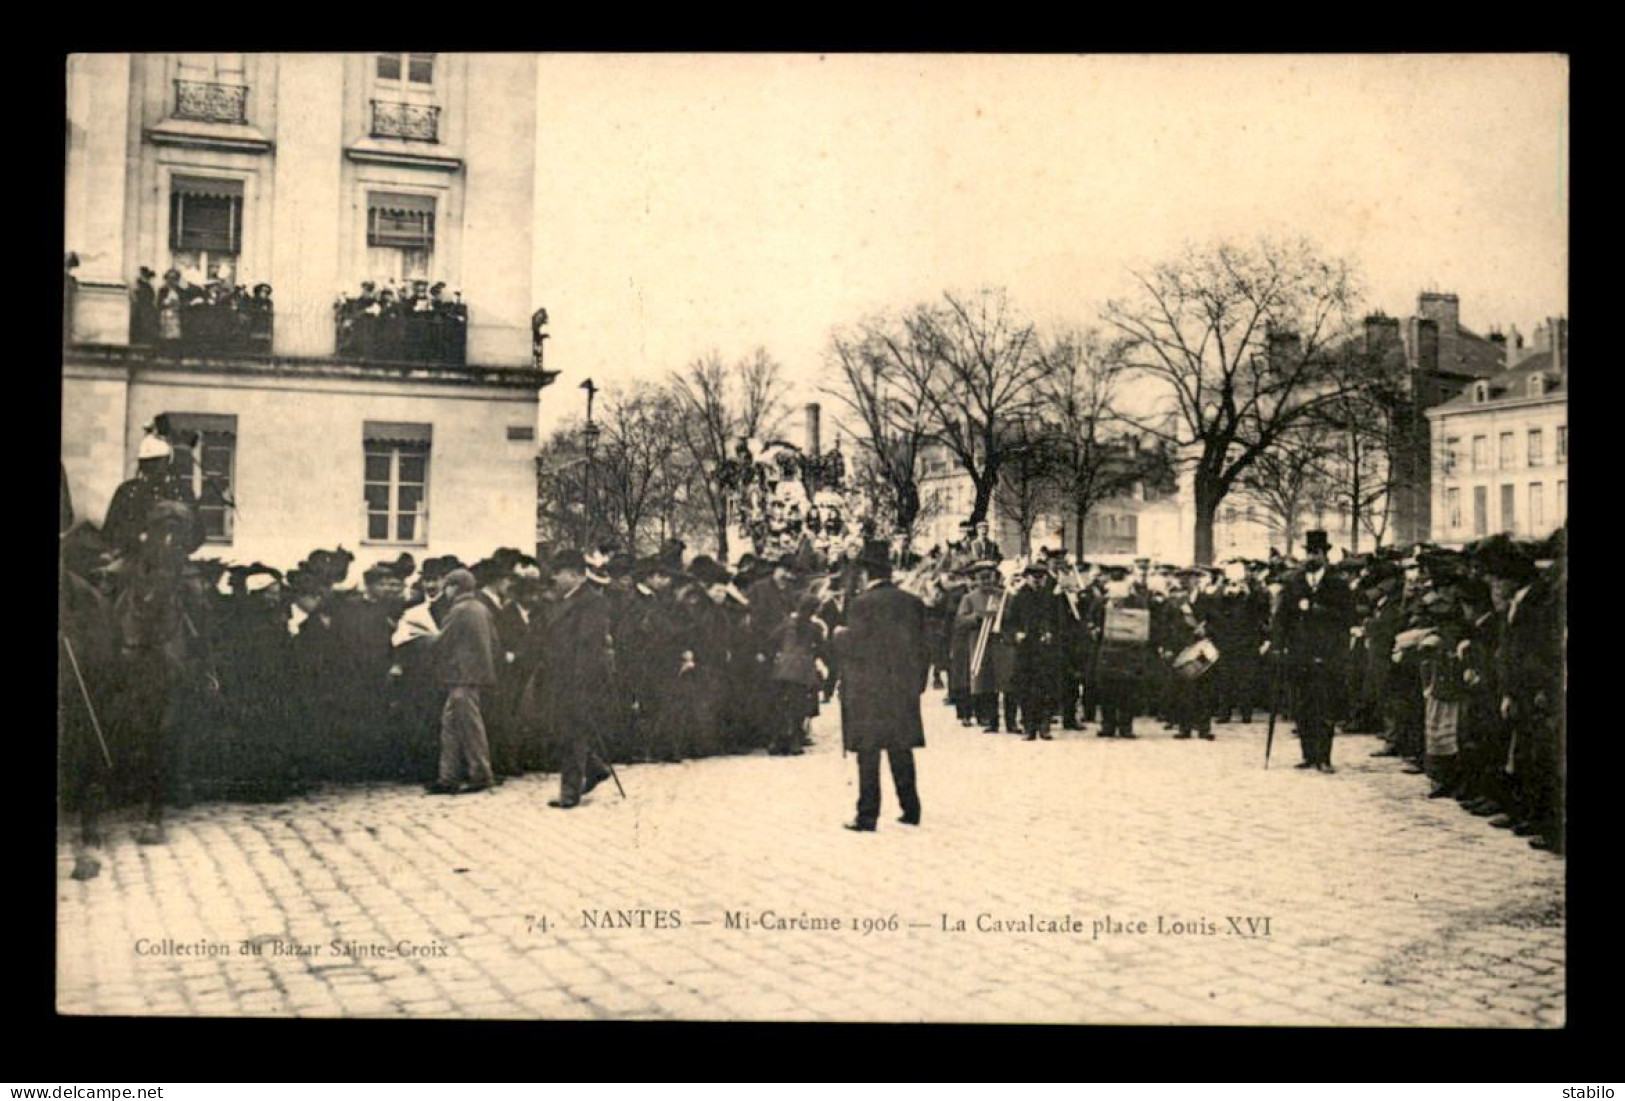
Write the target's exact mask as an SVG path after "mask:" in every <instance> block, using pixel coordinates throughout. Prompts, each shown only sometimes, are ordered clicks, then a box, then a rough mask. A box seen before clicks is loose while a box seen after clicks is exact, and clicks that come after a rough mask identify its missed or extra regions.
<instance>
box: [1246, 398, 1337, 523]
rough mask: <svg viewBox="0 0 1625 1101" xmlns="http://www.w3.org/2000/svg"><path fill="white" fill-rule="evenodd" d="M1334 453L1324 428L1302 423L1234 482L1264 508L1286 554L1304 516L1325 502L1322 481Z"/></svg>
mask: <svg viewBox="0 0 1625 1101" xmlns="http://www.w3.org/2000/svg"><path fill="white" fill-rule="evenodd" d="M1335 452H1336V441H1335V440H1334V439H1333V438H1332V437H1331V435H1330V433H1328V432H1327V431H1326V429H1325V428H1324V426H1322V425H1319V424H1316V423H1314V422H1312V421H1304V422H1302V423H1300V424H1297V425H1294V426H1293V427H1292V428H1291V429H1289V430H1287V431H1286V432H1283V433H1282V434H1281V435H1280V437H1278V438H1277V440H1276V442H1275V446H1274V447H1271V448H1270V449H1269V450H1268V451H1266V452H1264V453H1263V454H1261V455H1260V456H1259V457H1258V460H1257V461H1256V462H1254V463H1253V464H1252V465H1251V466H1250V467H1248V468H1247V469H1246V470H1245V471H1243V472H1242V474H1241V477H1240V478H1239V479H1237V487H1238V488H1239V489H1241V490H1242V491H1244V492H1245V493H1246V495H1247V496H1248V497H1250V498H1251V499H1252V500H1254V501H1256V502H1257V503H1258V504H1259V505H1261V506H1262V507H1263V509H1264V515H1265V517H1266V518H1267V519H1268V520H1269V521H1270V525H1271V526H1272V527H1274V528H1275V529H1276V530H1278V531H1280V532H1281V535H1282V538H1283V539H1284V540H1285V542H1286V545H1285V547H1284V548H1282V549H1283V550H1284V551H1285V552H1286V553H1288V554H1290V553H1292V548H1293V546H1294V545H1295V544H1296V543H1297V541H1298V530H1299V526H1300V524H1299V521H1300V520H1301V519H1302V517H1303V515H1304V513H1305V512H1306V511H1308V510H1309V509H1311V508H1313V507H1315V506H1316V505H1323V504H1324V502H1325V500H1326V490H1325V486H1324V483H1323V481H1322V479H1323V477H1324V471H1325V468H1326V464H1327V462H1328V461H1330V460H1331V459H1332V458H1333V457H1334V455H1335Z"/></svg>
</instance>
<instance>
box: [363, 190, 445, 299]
mask: <svg viewBox="0 0 1625 1101" xmlns="http://www.w3.org/2000/svg"><path fill="white" fill-rule="evenodd" d="M434 206H435V201H434V196H432V195H409V194H401V193H397V192H388V191H371V192H368V193H367V274H368V276H369V277H370V278H372V279H375V280H378V281H384V280H389V279H394V280H397V281H404V280H409V279H427V278H429V276H430V273H431V272H432V271H433V269H434Z"/></svg>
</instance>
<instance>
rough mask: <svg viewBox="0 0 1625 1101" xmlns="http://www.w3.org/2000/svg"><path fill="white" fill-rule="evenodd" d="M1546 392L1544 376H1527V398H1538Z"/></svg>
mask: <svg viewBox="0 0 1625 1101" xmlns="http://www.w3.org/2000/svg"><path fill="white" fill-rule="evenodd" d="M1545 392H1546V376H1545V375H1541V374H1534V375H1530V376H1529V396H1530V397H1532V398H1538V397H1540V396H1541V395H1542V394H1544V393H1545Z"/></svg>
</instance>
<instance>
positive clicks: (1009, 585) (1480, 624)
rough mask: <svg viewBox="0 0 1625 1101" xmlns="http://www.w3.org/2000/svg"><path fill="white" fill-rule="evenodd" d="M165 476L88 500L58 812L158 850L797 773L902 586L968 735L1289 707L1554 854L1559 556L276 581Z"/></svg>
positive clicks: (515, 567) (1531, 549) (943, 564)
mask: <svg viewBox="0 0 1625 1101" xmlns="http://www.w3.org/2000/svg"><path fill="white" fill-rule="evenodd" d="M149 445H150V446H149ZM170 454H171V453H170V450H169V449H168V448H167V447H166V446H165V444H164V442H163V441H162V440H159V439H157V438H156V437H154V438H152V439H150V440H149V441H146V442H144V444H143V449H142V452H141V459H140V462H139V464H138V473H137V476H136V478H135V479H132V480H131V481H130V482H127V483H125V485H124V486H121V487H120V490H119V493H118V494H116V495H115V498H114V501H113V503H112V505H111V507H110V508H109V511H108V514H107V517H106V522H105V524H104V525H103V527H102V528H101V529H100V530H98V529H96V528H95V527H94V526H93V525H89V524H85V523H82V522H81V523H77V524H72V523H70V522H69V521H70V520H71V512H68V511H66V509H67V506H66V505H65V515H64V536H63V542H62V553H63V575H62V576H63V587H62V605H61V618H60V623H61V628H62V637H63V640H64V646H65V648H66V652H67V657H68V658H69V659H70V661H69V662H67V663H65V665H64V674H63V679H62V681H61V683H60V684H59V691H60V701H61V708H62V715H63V731H64V754H63V761H64V767H65V770H66V775H65V777H64V790H65V792H66V793H67V794H68V795H69V796H70V800H73V801H77V802H81V803H85V804H87V805H88V804H93V803H98V802H101V801H105V800H106V799H107V798H109V797H113V798H117V797H119V796H120V795H121V794H122V795H123V796H125V797H127V798H136V799H144V800H146V801H147V802H148V806H149V822H148V827H149V828H148V830H147V833H148V834H149V835H150V837H151V839H161V836H162V826H161V818H162V815H161V807H162V805H163V804H164V803H165V802H168V801H172V800H175V799H186V798H190V797H197V796H209V795H218V796H223V797H231V798H265V799H277V798H282V797H285V796H287V795H289V794H292V793H294V792H297V791H299V790H301V789H302V788H304V787H305V786H307V785H310V784H313V783H317V782H322V781H350V780H412V781H420V782H423V783H425V785H426V788H427V790H428V791H429V792H431V793H433V794H441V795H451V794H460V793H467V792H475V791H481V790H485V789H487V788H489V787H491V786H492V785H494V784H497V783H501V782H502V781H503V780H504V779H505V778H507V777H510V776H517V775H520V774H522V773H525V772H531V771H547V772H558V773H559V774H560V794H559V798H558V799H556V800H554V803H555V805H557V806H560V807H563V808H569V807H573V806H575V805H577V804H578V803H579V802H580V800H581V797H582V796H583V795H584V794H585V793H586V792H587V791H589V790H591V788H592V787H593V786H594V785H596V784H597V783H599V782H601V781H602V780H604V779H606V778H608V777H609V776H610V775H611V774H612V766H613V765H614V764H617V763H628V762H642V761H680V760H684V759H690V758H697V757H705V756H710V755H714V754H722V753H749V752H753V751H757V750H765V751H766V752H768V753H770V754H784V755H794V754H799V753H801V752H802V751H803V748H804V747H805V746H806V745H808V744H810V742H809V735H808V730H809V726H808V720H809V719H810V718H811V717H813V716H815V715H817V714H818V713H819V710H820V708H821V707H822V706H824V705H827V704H829V703H830V702H831V700H832V699H833V697H834V693H835V692H836V690H837V687H838V686H839V685H842V682H843V677H842V658H841V653H842V650H841V647H840V646H839V645H837V644H836V643H837V640H838V638H839V636H840V635H841V634H843V633H845V632H841V630H840V629H841V628H842V627H845V626H848V618H849V614H850V611H851V609H852V606H853V604H854V601H855V600H856V599H857V598H858V597H859V596H861V595H864V594H865V593H866V592H867V588H868V587H870V586H872V585H873V584H875V583H876V581H877V579H881V578H889V577H890V575H891V572H892V570H891V567H892V566H896V567H898V571H897V585H896V587H897V588H898V589H899V590H901V593H905V594H907V595H906V598H905V597H904V596H902V595H901V594H900V595H899V597H898V598H897V600H896V601H895V602H896V603H897V604H898V607H899V608H902V605H903V604H907V605H908V608H902V611H909V614H910V615H914V614H915V612H914V611H911V610H910V609H915V608H917V609H918V618H919V621H920V622H919V625H918V633H919V637H920V643H919V653H918V655H917V662H918V669H919V671H920V680H919V687H920V688H925V687H926V686H927V684H928V683H934V684H935V685H937V686H938V687H940V688H945V689H946V698H945V702H946V704H948V705H949V706H952V707H953V708H955V711H956V714H957V716H958V718H959V720H960V722H961V723H963V724H964V725H966V726H973V725H980V726H981V728H982V729H983V730H986V731H988V732H990V733H996V732H999V731H1000V730H1001V726H1002V728H1003V729H1004V730H1007V731H1009V732H1011V733H1016V734H1019V735H1020V736H1021V737H1023V738H1025V739H1026V740H1029V741H1040V740H1047V739H1050V738H1052V737H1053V736H1054V735H1053V733H1052V731H1053V729H1054V728H1055V726H1056V725H1059V727H1060V728H1062V729H1067V730H1083V729H1084V728H1085V726H1086V724H1096V723H1098V728H1097V730H1096V731H1095V734H1096V736H1098V737H1102V738H1118V739H1131V738H1135V737H1137V736H1142V735H1143V733H1144V732H1145V724H1144V723H1143V722H1140V723H1139V724H1138V725H1139V727H1140V732H1139V733H1137V731H1136V726H1137V720H1141V719H1143V718H1145V717H1152V718H1154V719H1158V720H1160V721H1161V722H1162V723H1163V724H1164V728H1165V729H1167V730H1171V731H1172V732H1173V733H1172V737H1174V738H1177V739H1189V738H1197V739H1212V738H1214V737H1216V736H1217V731H1216V724H1220V725H1222V724H1224V723H1226V722H1228V721H1231V720H1239V721H1241V722H1248V721H1253V720H1256V719H1258V718H1260V717H1262V716H1264V715H1265V714H1269V715H1270V716H1271V719H1272V721H1273V719H1274V717H1275V713H1279V714H1280V715H1281V716H1282V717H1290V719H1291V721H1292V722H1294V723H1295V725H1296V727H1297V732H1298V735H1299V741H1300V744H1301V746H1302V758H1303V759H1302V761H1301V763H1300V764H1299V766H1298V767H1301V768H1306V769H1317V770H1320V771H1324V772H1331V771H1333V770H1334V766H1333V764H1332V742H1333V737H1334V733H1335V730H1336V727H1337V725H1339V724H1340V725H1341V726H1342V728H1343V729H1344V730H1345V731H1356V730H1358V731H1368V732H1380V733H1382V734H1383V735H1384V736H1385V738H1386V743H1385V748H1383V749H1381V750H1379V751H1378V752H1379V754H1385V755H1397V756H1401V757H1404V758H1406V759H1407V761H1408V762H1409V765H1410V767H1411V769H1412V770H1413V771H1416V772H1425V773H1426V774H1427V776H1429V777H1430V778H1431V780H1432V792H1431V794H1432V795H1434V796H1436V797H1440V798H1443V797H1453V798H1458V799H1460V800H1462V801H1463V803H1464V805H1465V806H1466V807H1467V809H1468V810H1470V811H1471V812H1472V813H1475V814H1481V815H1484V816H1486V817H1489V818H1490V819H1491V820H1492V822H1493V823H1494V824H1496V825H1500V826H1505V827H1507V828H1510V829H1514V830H1516V831H1518V832H1519V833H1521V834H1526V835H1528V836H1530V837H1531V839H1532V843H1534V844H1536V845H1538V846H1540V847H1544V848H1553V849H1555V848H1559V847H1560V846H1561V844H1562V786H1563V779H1562V778H1563V729H1562V724H1563V713H1564V698H1565V684H1564V680H1563V677H1564V665H1565V659H1564V653H1563V646H1564V637H1565V636H1564V633H1563V628H1562V624H1563V608H1564V595H1565V586H1566V575H1565V573H1564V566H1563V563H1564V555H1563V548H1562V534H1561V533H1559V535H1558V536H1557V537H1554V538H1553V539H1552V540H1549V541H1547V542H1546V543H1543V544H1538V545H1536V544H1520V543H1516V542H1513V541H1512V540H1510V539H1508V538H1506V537H1504V536H1497V537H1494V538H1491V539H1487V540H1483V541H1481V542H1480V543H1478V544H1476V545H1474V546H1471V547H1468V548H1466V549H1465V550H1463V551H1446V550H1441V549H1437V548H1427V547H1423V548H1413V549H1411V550H1409V551H1398V550H1391V549H1384V550H1382V551H1379V552H1377V553H1375V554H1372V555H1367V556H1363V557H1345V558H1342V559H1341V560H1340V561H1337V562H1335V563H1333V562H1330V561H1328V556H1327V554H1326V547H1325V545H1324V542H1323V540H1317V539H1316V536H1318V535H1319V533H1311V539H1310V543H1309V549H1308V551H1307V552H1306V555H1305V557H1304V559H1303V560H1302V561H1296V562H1294V561H1289V560H1286V559H1279V558H1276V559H1272V560H1270V561H1268V562H1251V563H1243V562H1236V563H1229V564H1227V565H1225V566H1223V567H1220V568H1216V569H1210V568H1200V567H1191V568H1185V569H1168V568H1158V569H1153V568H1151V566H1150V564H1149V563H1146V562H1141V563H1137V564H1136V566H1135V567H1125V566H1116V567H1105V568H1096V567H1092V566H1090V565H1089V564H1088V563H1085V562H1079V561H1076V560H1075V559H1074V558H1073V557H1072V556H1070V555H1068V554H1067V553H1065V552H1064V551H1061V550H1059V549H1056V550H1052V551H1049V552H1045V553H1040V554H1038V555H1035V556H1033V557H1032V558H1031V559H1030V560H1023V561H1021V562H1019V563H1018V562H1011V561H1006V560H1005V559H1004V558H1003V556H1002V555H1001V554H1000V553H999V549H998V547H997V545H996V544H994V543H993V542H992V541H991V540H990V539H988V538H987V535H986V531H985V528H982V529H980V530H972V529H970V528H969V527H968V526H967V530H966V533H965V538H964V539H963V540H962V541H961V542H960V543H957V544H953V545H950V546H948V547H946V548H939V549H934V550H933V551H932V553H931V554H930V555H928V556H926V557H925V558H924V559H918V558H913V557H908V556H899V555H895V554H894V555H893V556H892V558H891V560H890V561H889V562H888V561H884V559H885V558H886V553H885V544H883V543H881V544H876V543H874V542H873V541H871V540H863V539H855V540H853V541H852V542H850V543H849V544H847V546H846V548H845V549H844V550H843V552H842V554H841V555H840V557H838V558H837V559H836V560H835V561H827V560H825V559H824V558H823V556H821V555H819V554H817V553H812V552H809V550H808V548H807V547H803V548H802V551H801V553H796V554H783V555H776V556H771V557H763V558H758V557H757V556H755V555H745V556H744V557H743V558H742V559H741V560H740V561H739V562H738V563H737V564H736V566H735V568H733V569H729V568H727V567H726V566H724V565H723V564H722V563H720V562H718V561H716V560H715V559H713V558H711V557H709V556H706V555H699V556H694V557H691V558H690V557H686V556H685V554H684V548H683V547H682V545H681V544H679V543H675V542H672V543H668V544H667V545H666V546H665V547H663V548H662V550H661V551H660V553H658V554H654V555H650V556H647V557H641V558H637V557H633V556H631V555H628V554H625V553H618V552H615V551H614V550H613V548H600V549H598V550H595V551H594V552H592V553H591V554H590V555H588V554H583V553H582V552H581V551H578V550H575V549H572V548H561V549H557V550H555V551H552V552H543V553H539V554H537V555H532V554H528V553H525V552H523V551H521V550H519V549H517V548H499V549H497V550H494V551H493V552H492V553H491V554H490V555H489V556H488V557H486V558H484V559H481V560H479V561H476V562H472V563H464V562H461V561H458V560H457V559H454V558H448V557H437V558H430V559H428V560H426V561H422V562H419V561H416V560H415V559H414V558H413V557H412V556H411V555H409V554H402V555H400V556H399V557H396V558H393V559H389V560H386V561H379V562H374V563H371V564H368V565H367V566H366V567H365V568H364V569H362V570H360V573H359V577H358V578H356V577H355V569H354V567H355V560H354V556H353V555H352V554H351V553H350V552H349V551H346V550H344V549H343V548H342V547H340V548H338V549H334V550H325V549H323V550H315V551H312V552H311V553H310V554H309V555H308V556H307V557H306V558H305V559H304V560H303V561H301V562H300V563H299V564H298V566H297V567H296V568H295V569H292V570H290V571H287V572H286V573H283V572H281V571H279V570H277V569H274V568H272V567H270V566H266V565H262V564H258V563H254V564H229V563H225V562H221V561H218V560H198V559H195V558H194V557H192V555H193V553H194V552H196V551H197V550H198V548H199V547H200V545H201V543H202V532H201V528H200V524H199V521H198V518H197V513H196V509H195V508H194V507H192V504H191V502H190V493H191V490H190V486H189V484H188V482H187V480H186V479H184V478H180V477H177V476H176V475H175V474H174V473H173V471H171V470H170V468H169V465H168V464H169V461H170ZM877 546H878V547H879V548H880V550H879V552H878V556H879V558H880V559H882V561H879V562H877V561H875V560H874V559H875V557H876V552H875V551H874V548H875V547H877ZM866 548H867V549H866ZM865 555H867V556H868V557H867V558H865V557H864V556H865ZM900 557H901V558H902V560H901V561H900V560H899V558H900ZM352 579H354V580H355V581H359V584H354V583H353V581H352ZM887 584H888V585H889V584H890V582H889V581H888V582H887ZM870 603H871V605H873V606H875V607H889V605H887V604H886V601H885V600H880V601H871V602H870ZM902 611H898V612H897V613H896V614H899V615H901V614H902ZM911 629H912V628H911ZM859 633H860V634H864V632H859ZM881 634H883V632H881V631H879V629H878V628H876V627H875V626H874V625H870V627H869V629H868V631H867V634H865V637H868V636H869V635H873V636H875V637H876V638H879V637H880V636H881ZM900 637H904V636H900ZM877 645H879V644H877ZM909 645H912V644H909ZM877 652H878V653H879V654H881V655H882V657H883V658H884V657H885V656H887V650H886V648H885V647H884V646H881V647H880V649H879V650H878V651H877ZM905 657H906V658H907V660H908V661H915V660H916V655H912V654H911V655H905ZM899 668H900V669H902V671H901V672H900V673H899V676H898V677H897V678H895V679H897V680H898V681H899V683H902V682H904V681H909V682H912V677H913V674H912V672H910V670H911V669H912V668H913V666H912V665H910V666H908V667H907V668H902V667H899ZM928 672H929V681H928V680H927V673H928ZM70 674H71V676H70ZM850 683H851V682H850V681H848V685H847V686H848V687H849V686H850ZM905 687H906V685H905ZM888 691H889V690H888ZM847 694H848V693H846V692H843V698H842V706H843V708H845V707H846V706H847V702H848V701H847V699H846V695H847ZM914 695H915V696H916V697H917V696H918V695H919V692H918V691H915V692H914ZM911 736H912V735H911ZM914 744H919V743H918V742H915V743H914ZM115 761H120V762H122V763H123V765H122V767H119V766H116V765H115ZM860 763H862V762H861V760H860ZM894 768H895V762H894ZM910 775H911V774H910ZM911 785H912V780H911V779H910V790H912V786H911ZM917 807H918V804H917V801H916V802H915V808H916V809H915V811H914V817H915V820H916V821H917V820H918V809H917ZM861 817H862V815H861V814H860V818H861Z"/></svg>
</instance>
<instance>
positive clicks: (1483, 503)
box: [1473, 486, 1490, 536]
mask: <svg viewBox="0 0 1625 1101" xmlns="http://www.w3.org/2000/svg"><path fill="white" fill-rule="evenodd" d="M1489 528H1490V490H1489V487H1488V486H1474V487H1473V535H1475V536H1484V535H1488V534H1489Z"/></svg>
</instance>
